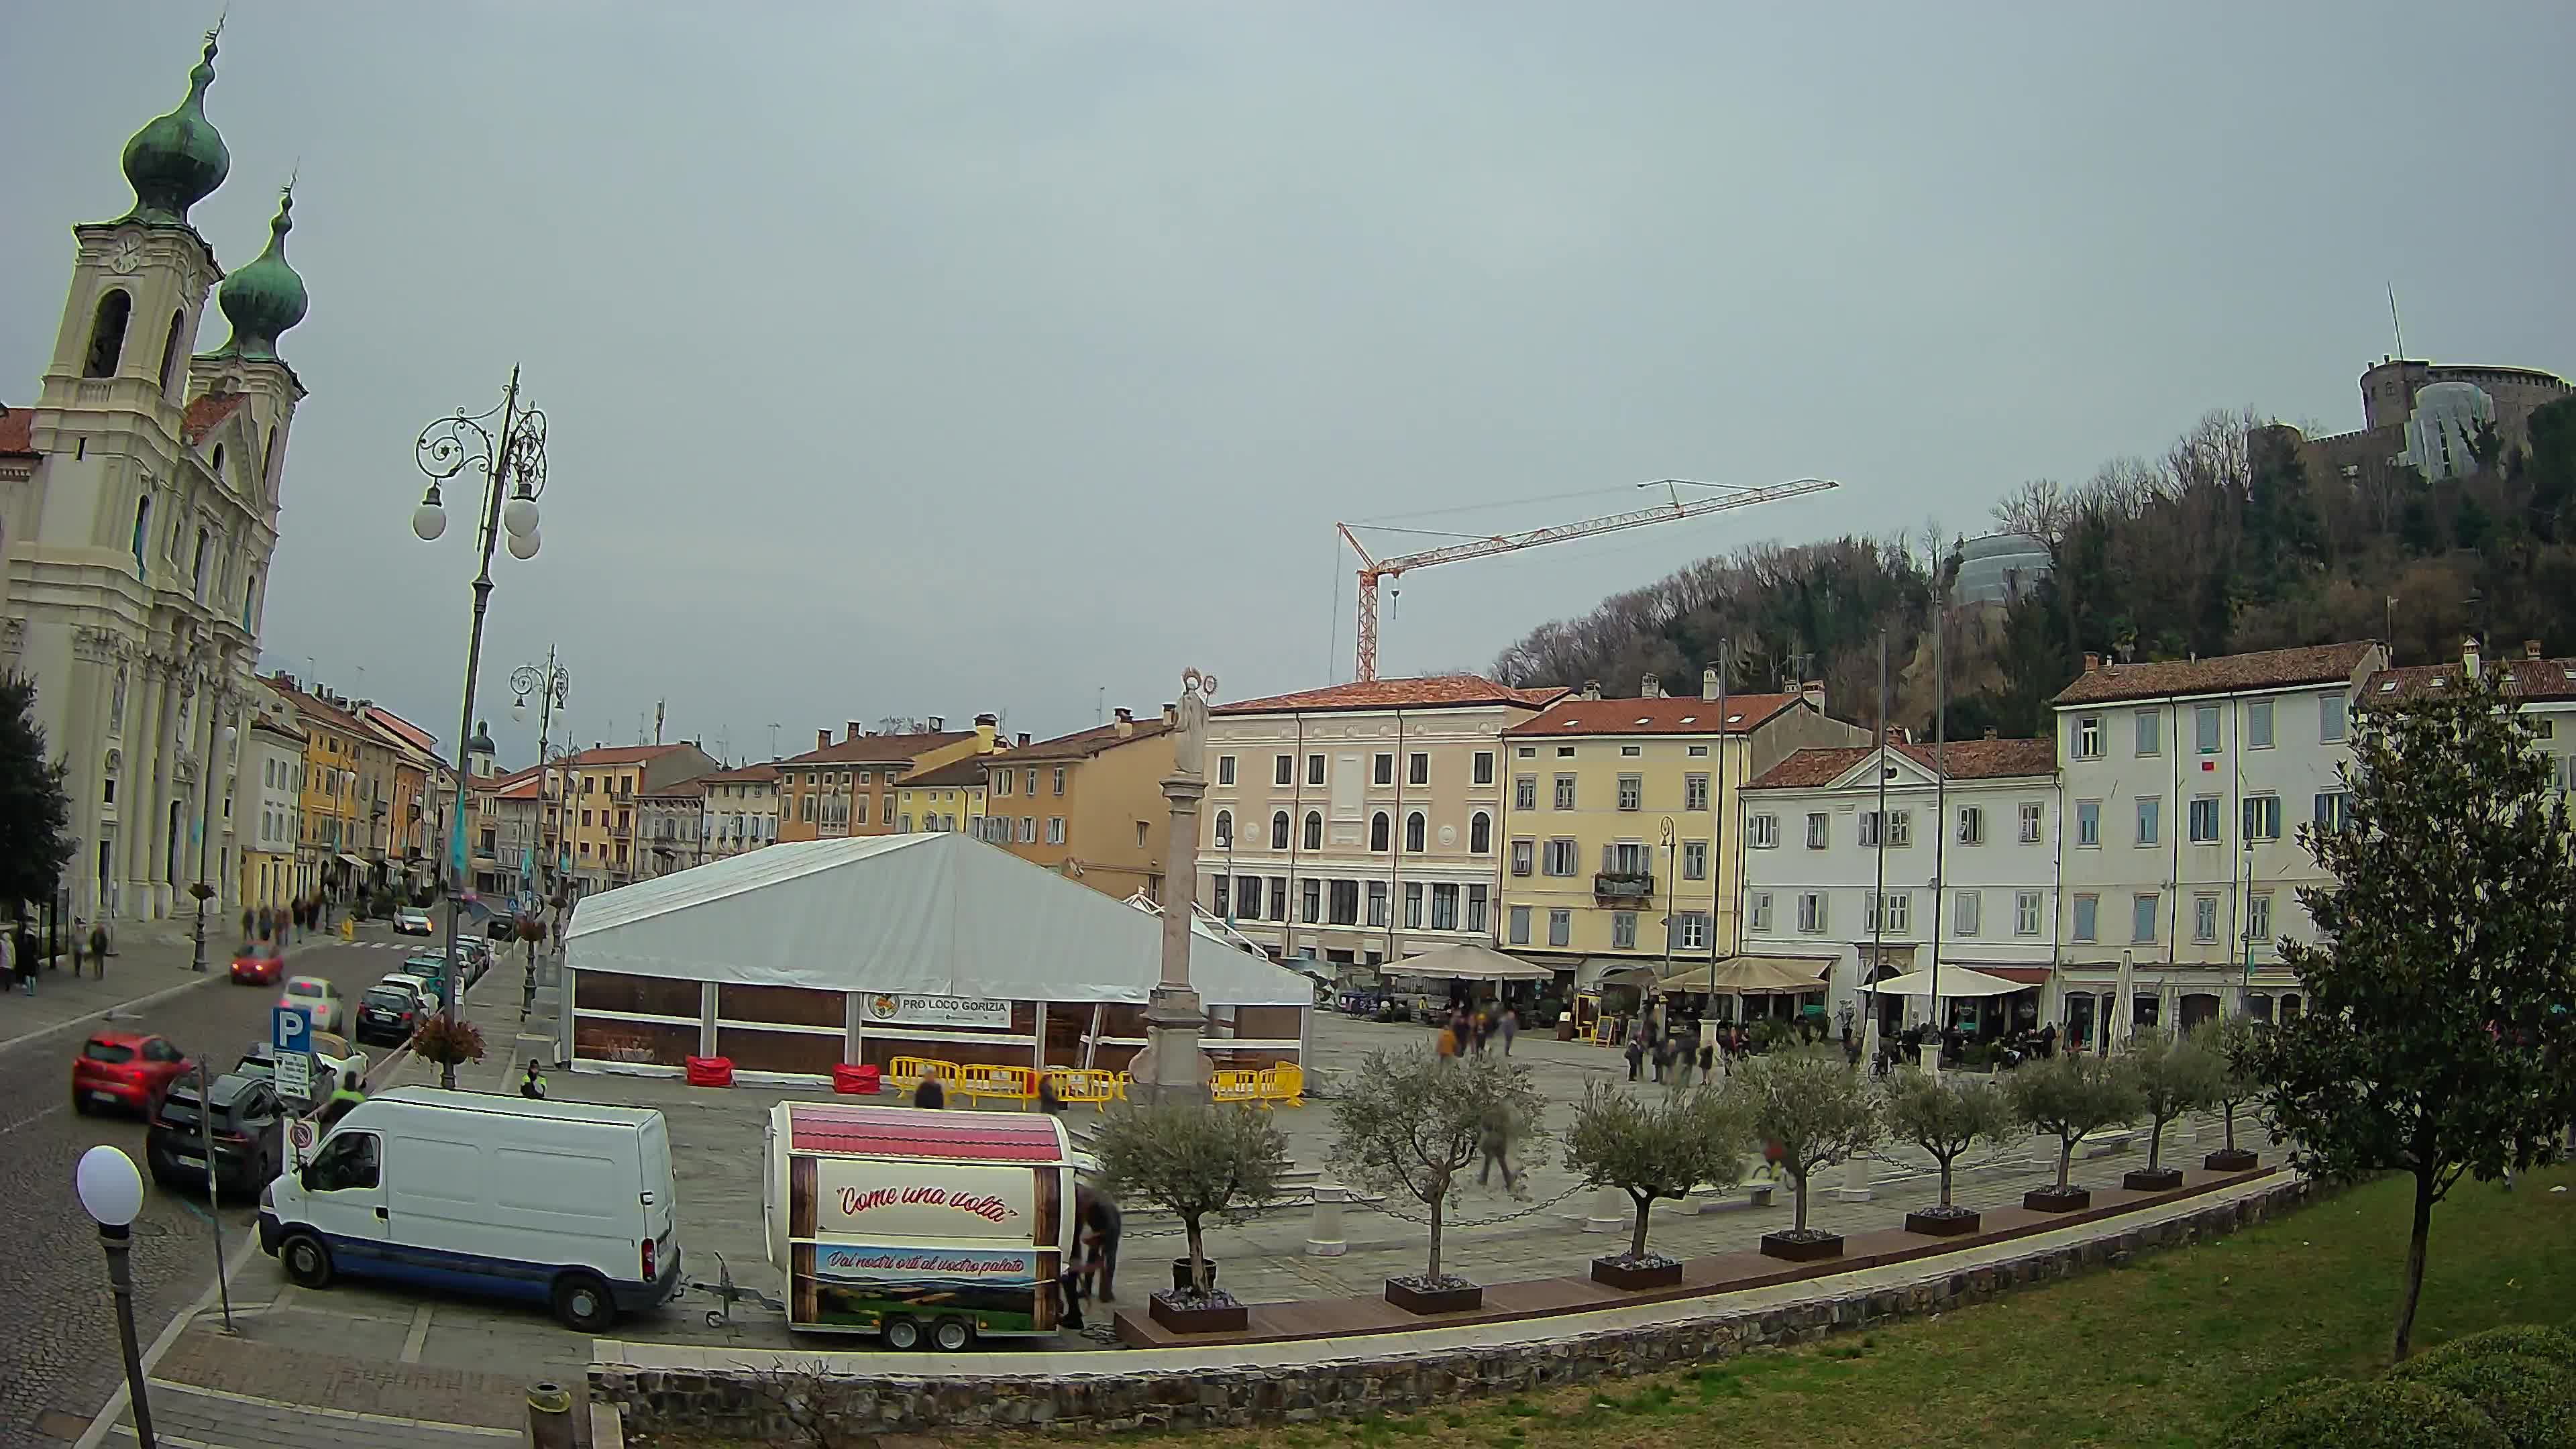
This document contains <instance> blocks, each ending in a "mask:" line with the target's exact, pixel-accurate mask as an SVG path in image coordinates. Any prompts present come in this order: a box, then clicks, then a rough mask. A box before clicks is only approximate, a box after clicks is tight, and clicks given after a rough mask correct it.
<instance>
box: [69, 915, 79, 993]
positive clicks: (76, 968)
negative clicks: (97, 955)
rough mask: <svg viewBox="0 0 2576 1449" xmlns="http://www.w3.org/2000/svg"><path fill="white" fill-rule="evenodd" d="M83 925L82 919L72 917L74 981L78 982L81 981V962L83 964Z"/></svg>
mask: <svg viewBox="0 0 2576 1449" xmlns="http://www.w3.org/2000/svg"><path fill="white" fill-rule="evenodd" d="M81 925H82V921H81V918H80V917H78V916H74V917H72V935H71V952H72V979H73V980H74V981H78V980H79V979H80V962H81Z"/></svg>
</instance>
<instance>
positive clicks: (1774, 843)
mask: <svg viewBox="0 0 2576 1449" xmlns="http://www.w3.org/2000/svg"><path fill="white" fill-rule="evenodd" d="M1744 843H1745V844H1747V845H1749V846H1752V847H1753V848H1754V849H1755V850H1775V849H1777V848H1779V845H1780V817H1779V816H1777V815H1747V816H1745V817H1744Z"/></svg>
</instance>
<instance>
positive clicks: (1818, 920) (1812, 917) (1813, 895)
mask: <svg viewBox="0 0 2576 1449" xmlns="http://www.w3.org/2000/svg"><path fill="white" fill-rule="evenodd" d="M1798 929H1799V930H1800V931H1803V932H1805V933H1806V934H1807V935H1810V936H1821V935H1823V934H1824V933H1825V893H1824V892H1823V891H1801V892H1799V894H1798Z"/></svg>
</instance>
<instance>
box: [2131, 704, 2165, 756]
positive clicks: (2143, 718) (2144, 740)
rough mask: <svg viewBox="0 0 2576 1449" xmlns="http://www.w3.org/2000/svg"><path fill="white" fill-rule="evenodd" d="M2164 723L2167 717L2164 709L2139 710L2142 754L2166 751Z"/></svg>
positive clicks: (2139, 733) (2139, 738) (2139, 737)
mask: <svg viewBox="0 0 2576 1449" xmlns="http://www.w3.org/2000/svg"><path fill="white" fill-rule="evenodd" d="M2164 723H2165V717H2164V712H2163V711H2162V710H2153V709H2142V710H2139V711H2138V715H2137V725H2138V753H2139V754H2140V755H2144V756H2155V755H2161V754H2163V753H2164V752H2165V740H2164V733H2165V731H2164Z"/></svg>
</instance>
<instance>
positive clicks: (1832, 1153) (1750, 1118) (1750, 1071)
mask: <svg viewBox="0 0 2576 1449" xmlns="http://www.w3.org/2000/svg"><path fill="white" fill-rule="evenodd" d="M1721 1090H1722V1091H1723V1092H1724V1093H1725V1094H1726V1096H1727V1097H1728V1098H1729V1099H1730V1101H1731V1102H1732V1103H1733V1105H1734V1106H1735V1109H1736V1110H1737V1111H1739V1112H1741V1113H1742V1114H1743V1117H1744V1121H1745V1125H1746V1126H1747V1127H1748V1128H1749V1129H1750V1130H1751V1132H1752V1134H1753V1136H1754V1137H1755V1138H1756V1139H1757V1140H1760V1141H1764V1142H1771V1143H1776V1144H1778V1145H1779V1148H1780V1169H1781V1170H1782V1171H1783V1172H1786V1173H1788V1174H1789V1182H1790V1185H1791V1186H1792V1187H1793V1188H1794V1189H1795V1190H1796V1192H1797V1212H1796V1217H1795V1220H1794V1223H1793V1225H1792V1226H1791V1227H1790V1228H1789V1230H1788V1231H1786V1232H1777V1233H1764V1234H1763V1235H1762V1251H1763V1252H1764V1253H1767V1254H1769V1255H1770V1256H1772V1257H1774V1258H1786V1259H1788V1260H1790V1261H1791V1262H1799V1263H1803V1262H1808V1261H1812V1260H1814V1259H1817V1258H1832V1257H1838V1256H1840V1255H1841V1253H1842V1250H1843V1239H1842V1234H1840V1233H1833V1232H1827V1231H1825V1230H1824V1229H1822V1228H1810V1227H1808V1226H1807V1184H1808V1182H1809V1181H1810V1180H1812V1179H1813V1178H1814V1176H1815V1175H1816V1173H1817V1172H1819V1171H1821V1170H1822V1169H1824V1168H1828V1167H1832V1166H1834V1165H1835V1164H1837V1163H1842V1162H1848V1161H1850V1160H1851V1159H1852V1158H1853V1157H1855V1156H1857V1155H1858V1154H1860V1153H1863V1152H1867V1151H1868V1150H1869V1149H1870V1148H1872V1147H1874V1146H1876V1145H1878V1142H1879V1140H1880V1139H1881V1138H1882V1137H1883V1136H1884V1135H1885V1129H1884V1126H1883V1124H1882V1123H1881V1122H1880V1120H1879V1101H1878V1094H1877V1093H1876V1092H1874V1091H1872V1090H1870V1087H1869V1084H1868V1083H1867V1082H1866V1081H1864V1080H1862V1078H1861V1075H1860V1073H1859V1072H1857V1071H1855V1070H1853V1068H1852V1066H1851V1063H1850V1062H1848V1061H1846V1060H1845V1059H1844V1057H1843V1054H1842V1053H1841V1052H1840V1051H1838V1050H1825V1051H1817V1050H1803V1049H1800V1048H1796V1047H1790V1046H1785V1045H1784V1046H1782V1047H1781V1048H1779V1049H1778V1050H1776V1051H1774V1052H1772V1053H1771V1054H1770V1055H1768V1056H1759V1057H1753V1058H1750V1059H1749V1060H1747V1061H1746V1062H1744V1064H1743V1065H1741V1066H1739V1067H1737V1068H1736V1069H1735V1071H1734V1072H1733V1073H1732V1074H1731V1075H1729V1076H1728V1077H1727V1079H1726V1086H1725V1087H1724V1088H1722V1089H1721Z"/></svg>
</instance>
